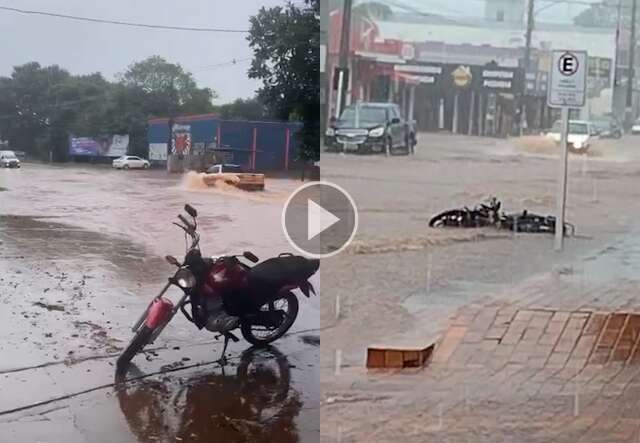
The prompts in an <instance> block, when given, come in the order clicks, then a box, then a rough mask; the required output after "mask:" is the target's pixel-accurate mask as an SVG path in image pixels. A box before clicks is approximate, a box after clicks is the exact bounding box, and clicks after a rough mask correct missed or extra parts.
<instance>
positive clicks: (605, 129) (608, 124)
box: [592, 116, 622, 138]
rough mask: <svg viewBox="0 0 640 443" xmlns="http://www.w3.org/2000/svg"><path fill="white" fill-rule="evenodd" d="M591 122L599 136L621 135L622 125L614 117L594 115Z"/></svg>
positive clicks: (616, 136)
mask: <svg viewBox="0 0 640 443" xmlns="http://www.w3.org/2000/svg"><path fill="white" fill-rule="evenodd" d="M592 124H593V126H594V128H595V130H596V133H597V134H598V137H600V138H620V137H622V125H620V123H619V122H618V121H617V120H616V119H615V118H614V117H611V116H605V117H596V118H595V119H594V120H593V121H592Z"/></svg>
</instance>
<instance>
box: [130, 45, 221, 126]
mask: <svg viewBox="0 0 640 443" xmlns="http://www.w3.org/2000/svg"><path fill="white" fill-rule="evenodd" d="M121 83H122V84H124V85H125V86H129V87H134V88H139V89H141V90H142V91H143V92H144V93H145V94H146V100H145V106H146V111H147V112H149V113H150V114H152V115H172V114H176V113H183V112H198V113H200V112H210V111H211V110H212V109H213V105H212V103H211V102H212V100H213V99H214V98H215V97H216V95H215V93H214V91H212V90H211V89H209V88H198V86H197V84H196V82H195V80H194V79H193V76H192V75H191V74H190V73H188V72H185V71H184V69H182V66H180V65H179V64H174V63H169V62H167V61H166V60H165V59H163V58H162V57H160V56H157V55H154V56H152V57H149V58H147V59H145V60H142V61H140V62H137V63H134V64H133V65H131V66H130V67H129V69H128V70H127V71H126V72H125V73H124V74H123V75H122V79H121Z"/></svg>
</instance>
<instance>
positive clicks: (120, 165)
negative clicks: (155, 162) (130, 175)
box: [112, 155, 150, 169]
mask: <svg viewBox="0 0 640 443" xmlns="http://www.w3.org/2000/svg"><path fill="white" fill-rule="evenodd" d="M112 166H113V167H114V168H116V169H136V168H137V169H149V166H150V163H149V161H148V160H145V159H143V158H140V157H136V156H135V155H123V156H122V157H118V158H116V159H115V160H114V161H113V163H112Z"/></svg>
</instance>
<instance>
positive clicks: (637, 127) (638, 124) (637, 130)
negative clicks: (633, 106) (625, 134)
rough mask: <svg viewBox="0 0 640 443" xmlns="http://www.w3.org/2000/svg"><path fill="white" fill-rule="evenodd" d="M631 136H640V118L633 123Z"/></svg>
mask: <svg viewBox="0 0 640 443" xmlns="http://www.w3.org/2000/svg"><path fill="white" fill-rule="evenodd" d="M631 134H633V135H638V134H640V118H639V119H638V120H636V121H635V122H633V125H632V126H631Z"/></svg>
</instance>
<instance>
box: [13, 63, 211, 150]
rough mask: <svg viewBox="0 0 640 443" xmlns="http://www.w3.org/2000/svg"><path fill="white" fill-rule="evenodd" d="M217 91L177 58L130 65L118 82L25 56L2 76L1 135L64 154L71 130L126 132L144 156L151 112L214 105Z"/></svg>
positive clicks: (17, 146)
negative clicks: (176, 61)
mask: <svg viewBox="0 0 640 443" xmlns="http://www.w3.org/2000/svg"><path fill="white" fill-rule="evenodd" d="M213 97H214V93H213V91H211V90H210V89H208V88H198V87H197V85H196V83H195V81H194V80H193V78H192V76H191V74H189V73H187V72H184V70H183V69H182V68H181V67H180V65H176V64H171V63H168V62H166V61H164V60H163V59H162V58H160V57H157V56H156V57H150V58H148V59H147V60H143V61H142V62H139V63H135V64H133V65H132V66H131V67H130V69H129V70H128V71H126V72H125V73H124V74H123V76H122V79H121V81H119V82H117V83H114V82H109V81H108V80H106V79H105V78H104V77H103V76H102V75H101V74H98V73H96V74H90V75H78V76H74V75H71V74H69V73H68V72H67V71H65V70H63V69H61V68H59V67H58V66H47V67H42V66H40V65H39V64H38V63H27V64H25V65H21V66H16V67H15V68H14V70H13V72H12V74H11V76H10V77H0V139H7V140H8V141H9V143H10V145H11V146H12V147H13V148H15V149H19V150H23V151H26V152H27V153H29V154H30V155H34V156H39V157H42V158H48V156H49V153H50V152H51V153H53V156H54V160H56V161H63V160H65V159H66V158H67V152H68V145H69V136H70V135H79V136H98V135H104V134H129V136H130V151H131V153H132V154H136V155H142V156H146V155H147V148H148V144H147V139H146V131H147V121H148V119H149V118H150V117H153V116H165V115H176V114H185V113H205V112H211V111H212V109H213V105H212V98H213Z"/></svg>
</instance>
